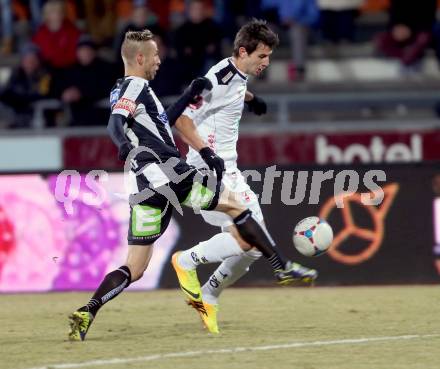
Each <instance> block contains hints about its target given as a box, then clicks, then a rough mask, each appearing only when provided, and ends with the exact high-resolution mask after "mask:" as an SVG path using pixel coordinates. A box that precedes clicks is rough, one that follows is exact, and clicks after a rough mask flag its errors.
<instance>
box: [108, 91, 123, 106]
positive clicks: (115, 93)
mask: <svg viewBox="0 0 440 369" xmlns="http://www.w3.org/2000/svg"><path fill="white" fill-rule="evenodd" d="M120 92H121V89H120V88H115V89H114V90H113V91H112V92H111V93H110V107H111V108H112V109H113V105H115V104H116V102H117V101H118V98H119V93H120Z"/></svg>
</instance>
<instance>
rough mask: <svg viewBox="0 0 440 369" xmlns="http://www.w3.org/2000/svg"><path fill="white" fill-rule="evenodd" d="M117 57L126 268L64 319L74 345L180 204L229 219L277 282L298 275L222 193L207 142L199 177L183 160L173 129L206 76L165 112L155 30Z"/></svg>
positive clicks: (131, 277) (192, 290)
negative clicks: (158, 90) (155, 86)
mask: <svg viewBox="0 0 440 369" xmlns="http://www.w3.org/2000/svg"><path fill="white" fill-rule="evenodd" d="M121 55H122V59H123V61H124V67H125V77H124V78H123V79H121V80H119V81H118V82H117V84H116V85H115V87H114V88H113V90H112V92H111V96H110V100H111V114H110V118H109V122H108V131H109V134H110V137H111V138H112V140H113V142H114V143H115V145H116V146H117V147H118V150H119V158H120V159H121V160H126V168H128V169H129V170H128V173H126V175H128V179H129V183H130V186H131V194H130V200H129V203H130V222H129V227H128V245H129V247H128V255H127V259H126V262H125V264H124V265H122V266H121V267H119V268H118V269H116V270H114V271H112V272H110V273H108V274H107V275H106V276H105V278H104V280H103V281H102V282H101V284H100V286H99V287H98V288H97V290H96V291H95V293H94V294H93V296H92V298H91V299H90V301H89V302H88V303H87V304H86V305H84V306H82V307H80V308H79V309H78V310H76V311H75V312H73V313H72V314H71V315H70V316H69V320H70V332H69V339H70V340H74V341H79V340H84V339H85V337H86V334H87V332H88V330H89V328H90V325H91V324H92V322H93V320H94V318H95V317H96V314H97V313H98V311H99V309H100V308H101V307H102V306H103V305H104V304H106V303H107V302H108V301H110V300H111V299H113V298H115V297H116V296H118V295H119V294H120V293H121V292H122V291H123V290H124V289H125V288H126V287H128V286H129V285H130V283H133V282H135V281H136V280H138V279H139V278H141V277H142V275H143V273H144V271H145V270H146V268H147V267H148V264H149V261H150V258H151V255H152V252H153V248H154V242H155V241H156V240H157V239H158V238H159V237H160V236H161V235H162V234H163V233H164V232H165V230H166V228H167V226H168V224H169V221H170V219H171V214H172V208H173V207H176V208H177V209H180V204H183V205H185V206H188V207H191V208H193V209H197V210H199V209H203V210H208V211H211V210H214V209H215V210H216V211H220V212H224V213H226V214H228V216H230V217H231V218H232V219H233V220H234V224H235V227H236V230H237V232H236V233H235V237H236V239H237V242H239V244H240V245H242V247H244V248H247V247H248V245H252V246H254V247H257V248H258V249H259V250H260V251H261V252H262V253H263V254H264V255H265V256H266V257H267V258H268V259H269V261H270V262H271V264H272V267H273V268H274V272H275V275H276V279H277V280H278V281H280V282H282V283H288V282H290V281H292V280H295V279H297V278H298V270H296V269H295V268H292V266H291V263H290V262H289V261H288V260H286V259H285V258H284V257H283V256H282V255H280V253H279V252H278V250H277V249H276V248H275V245H274V244H273V241H272V240H271V238H270V236H269V235H268V233H267V231H266V230H265V229H264V228H263V227H261V225H260V224H259V223H258V222H257V221H255V219H254V218H253V217H252V212H251V211H250V210H248V209H246V208H245V207H243V206H242V205H240V204H239V203H238V202H237V201H236V200H235V199H234V198H233V197H232V196H230V195H229V193H228V192H227V191H223V189H222V182H221V180H222V175H223V171H224V161H223V159H221V158H220V157H219V156H218V155H216V154H215V153H214V151H213V150H212V149H211V148H210V147H208V146H207V145H201V146H200V147H197V151H198V153H199V154H200V156H201V158H202V159H203V161H204V162H205V163H206V166H207V167H208V168H209V169H210V170H211V171H208V172H201V171H199V170H197V169H196V168H195V167H194V166H191V165H189V164H187V163H186V162H185V161H184V160H183V159H182V158H181V157H180V154H179V151H178V150H177V147H176V145H175V143H174V139H173V136H172V133H171V126H172V125H173V124H174V123H175V122H176V120H177V118H178V117H179V116H180V115H181V113H182V112H183V110H184V109H185V108H186V106H188V104H189V103H191V102H193V99H194V97H195V96H197V95H200V94H201V93H202V92H203V90H205V89H208V90H209V89H210V88H212V84H211V82H210V81H209V79H207V78H204V77H201V78H198V79H196V80H194V81H193V82H192V83H191V84H190V86H189V87H188V88H187V89H186V90H185V92H184V93H183V95H182V96H181V97H180V98H179V99H178V100H177V101H176V102H175V103H174V104H173V105H172V106H171V107H170V108H168V109H167V110H165V109H164V108H163V106H162V104H161V103H160V101H159V100H158V99H157V97H156V95H155V94H154V91H153V90H152V89H151V87H150V86H149V82H148V81H150V80H152V79H153V78H154V76H155V74H156V72H157V70H158V68H159V65H160V59H159V56H158V50H157V45H156V43H155V41H154V39H153V35H152V33H151V32H150V31H148V30H144V31H141V32H130V31H129V32H127V33H126V34H125V39H124V42H123V44H122V46H121ZM130 166H131V169H130ZM173 262H174V259H173ZM174 265H175V269H176V271H177V273H178V276H179V283H180V286H181V289H182V291H183V292H184V293H185V294H186V296H187V297H188V298H190V299H192V300H193V301H194V302H197V303H200V304H201V303H202V295H201V288H200V283H199V280H198V278H197V274H196V272H195V270H187V269H185V268H182V269H180V268H179V266H178V265H177V264H176V263H174Z"/></svg>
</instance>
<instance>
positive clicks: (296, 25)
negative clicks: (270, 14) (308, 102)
mask: <svg viewBox="0 0 440 369" xmlns="http://www.w3.org/2000/svg"><path fill="white" fill-rule="evenodd" d="M261 4H262V8H263V9H265V10H266V11H267V10H269V9H271V8H276V9H277V10H278V16H279V18H280V21H281V23H282V24H284V25H286V26H287V27H288V36H289V41H290V46H291V50H292V61H291V63H289V66H288V76H289V80H291V81H301V80H303V79H304V78H305V73H306V59H307V43H308V33H309V29H310V28H311V27H313V26H315V25H316V24H317V23H318V20H319V10H318V6H317V4H316V0H295V1H292V0H263V1H262V3H261Z"/></svg>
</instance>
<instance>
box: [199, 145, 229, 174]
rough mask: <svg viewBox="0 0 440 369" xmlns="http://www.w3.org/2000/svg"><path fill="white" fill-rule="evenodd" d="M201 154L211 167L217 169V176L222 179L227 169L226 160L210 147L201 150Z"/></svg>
mask: <svg viewBox="0 0 440 369" xmlns="http://www.w3.org/2000/svg"><path fill="white" fill-rule="evenodd" d="M199 154H200V156H201V157H202V159H203V160H204V161H205V163H206V164H207V165H208V167H209V169H211V170H213V171H215V174H216V175H217V178H219V180H221V178H222V176H223V172H224V171H225V162H224V161H223V159H222V158H221V157H220V156H218V155H217V154H216V153H215V152H214V151H212V150H211V148H209V147H204V148H203V149H201V150H200V151H199Z"/></svg>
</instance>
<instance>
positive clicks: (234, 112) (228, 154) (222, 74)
mask: <svg viewBox="0 0 440 369" xmlns="http://www.w3.org/2000/svg"><path fill="white" fill-rule="evenodd" d="M205 77H207V78H208V79H209V80H210V81H211V83H212V86H213V87H212V90H211V91H206V90H205V91H204V92H203V94H202V97H203V104H202V106H201V107H200V108H198V109H196V108H195V107H193V106H189V107H188V108H186V109H185V111H184V112H183V114H184V115H186V116H188V117H189V118H191V119H192V120H193V121H194V123H195V125H196V126H197V131H198V133H199V134H200V136H201V137H202V138H203V139H204V140H205V142H206V143H207V144H208V145H209V147H210V148H211V149H212V150H214V152H215V153H216V154H217V155H218V156H220V157H221V158H222V159H223V160H224V161H225V167H226V172H227V173H231V172H234V171H235V170H237V141H238V126H239V123H240V119H241V115H242V112H243V105H244V97H245V94H246V89H247V87H246V86H247V76H246V75H244V74H243V73H242V72H240V71H239V70H238V69H237V67H236V66H235V65H234V64H233V63H232V60H231V59H230V58H226V59H223V60H222V61H220V62H219V63H217V64H216V65H214V66H213V67H212V68H211V69H210V70H209V71H208V73H207V74H206V76H205ZM187 162H188V163H189V164H192V165H194V166H196V167H198V168H200V167H203V166H206V164H205V162H204V161H203V160H202V158H201V157H200V155H199V153H198V152H197V151H196V150H194V149H192V148H190V149H189V152H188V155H187Z"/></svg>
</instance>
